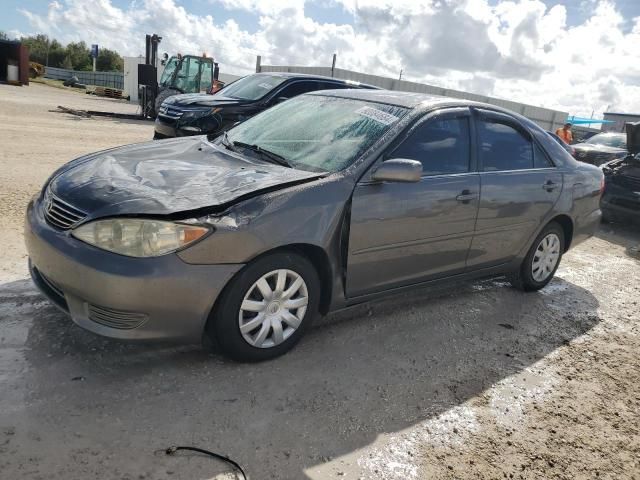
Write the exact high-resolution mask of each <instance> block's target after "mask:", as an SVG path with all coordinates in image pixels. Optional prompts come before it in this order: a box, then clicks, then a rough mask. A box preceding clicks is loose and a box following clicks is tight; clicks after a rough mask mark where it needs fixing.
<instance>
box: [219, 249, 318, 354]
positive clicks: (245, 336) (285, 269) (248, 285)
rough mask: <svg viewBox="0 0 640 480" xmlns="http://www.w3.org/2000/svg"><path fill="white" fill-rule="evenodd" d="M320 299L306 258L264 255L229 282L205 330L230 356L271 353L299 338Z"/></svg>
mask: <svg viewBox="0 0 640 480" xmlns="http://www.w3.org/2000/svg"><path fill="white" fill-rule="evenodd" d="M319 299H320V280H319V278H318V274H317V272H316V270H315V268H314V267H313V265H312V264H311V262H310V261H309V260H307V259H306V258H305V257H303V256H301V255H298V254H295V253H288V252H279V253H275V254H272V255H268V256H266V257H262V258H260V259H258V260H256V261H254V262H252V263H250V264H249V265H247V266H246V267H245V268H244V269H243V270H242V271H241V272H240V273H238V274H237V275H236V276H235V277H234V278H233V279H232V280H231V281H230V282H229V284H228V285H227V287H226V288H225V291H224V292H223V294H222V296H221V298H220V300H219V302H218V305H217V307H216V309H215V311H214V312H213V315H212V317H211V318H210V319H209V322H208V324H207V334H208V336H209V339H210V340H211V342H212V343H213V344H214V346H215V347H217V349H218V350H220V351H221V352H222V353H223V354H225V355H226V356H228V357H230V358H232V359H234V360H238V361H247V362H255V361H261V360H267V359H270V358H274V357H277V356H279V355H282V354H283V353H285V352H287V351H288V350H290V349H291V348H293V346H294V345H295V344H296V343H297V342H298V340H300V338H301V337H302V335H303V334H304V332H305V331H306V330H307V328H309V325H310V324H311V322H312V321H313V318H314V316H315V315H316V314H317V312H318V304H319Z"/></svg>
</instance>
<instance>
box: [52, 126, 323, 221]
mask: <svg viewBox="0 0 640 480" xmlns="http://www.w3.org/2000/svg"><path fill="white" fill-rule="evenodd" d="M319 176H321V175H320V174H318V173H316V172H307V171H304V170H296V169H292V168H286V167H283V166H280V165H274V164H270V163H265V162H262V161H259V160H257V159H253V158H249V157H244V156H241V155H239V154H236V153H232V152H229V151H227V150H226V149H224V148H223V147H218V146H216V145H213V144H211V143H209V142H208V141H207V140H206V138H205V137H187V138H179V139H173V140H163V141H155V142H149V143H142V144H137V145H129V146H125V147H121V148H117V149H113V150H108V151H105V152H102V153H100V154H97V155H92V156H89V157H86V158H81V159H78V160H76V161H73V162H70V163H69V164H67V165H66V166H65V167H63V168H62V169H61V170H60V171H58V172H57V173H56V174H55V175H54V177H53V178H52V180H51V182H50V183H49V189H50V191H51V192H52V193H53V194H54V195H56V196H57V197H59V198H60V199H61V200H63V201H65V202H67V203H69V204H71V205H73V206H74V207H75V208H78V209H80V210H83V211H85V212H87V213H88V218H99V217H105V216H112V215H145V214H147V215H169V214H173V213H178V212H183V211H188V210H197V209H203V208H207V207H214V208H215V207H220V206H224V205H226V204H230V203H232V202H234V201H236V200H238V199H240V198H242V197H245V196H248V195H253V194H256V193H259V192H260V191H262V190H267V189H268V190H271V189H273V188H280V187H284V186H287V185H292V184H296V183H300V182H304V181H309V180H311V179H314V178H318V177H319Z"/></svg>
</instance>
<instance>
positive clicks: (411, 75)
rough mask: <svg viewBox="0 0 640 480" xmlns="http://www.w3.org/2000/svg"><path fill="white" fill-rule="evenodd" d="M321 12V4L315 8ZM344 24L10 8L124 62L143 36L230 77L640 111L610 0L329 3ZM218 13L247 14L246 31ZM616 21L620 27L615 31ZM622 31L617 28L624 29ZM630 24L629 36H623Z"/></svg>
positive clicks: (578, 109)
mask: <svg viewBox="0 0 640 480" xmlns="http://www.w3.org/2000/svg"><path fill="white" fill-rule="evenodd" d="M323 1H325V2H326V0H323ZM332 1H333V6H334V7H336V6H342V7H343V8H344V9H345V10H346V11H347V12H348V13H349V14H351V16H352V18H353V22H351V23H350V24H335V23H320V22H318V21H316V20H314V19H313V18H310V17H309V16H308V14H306V13H305V3H304V0H294V1H287V2H282V1H278V0H261V1H260V0H209V2H210V5H211V8H210V10H211V14H210V15H204V16H202V15H196V14H193V13H191V12H189V11H188V10H187V9H186V8H185V7H184V6H182V4H181V3H177V0H135V1H132V3H131V4H130V5H129V6H128V7H126V8H118V7H115V6H114V5H113V4H112V3H111V1H110V0H95V1H93V2H86V1H85V0H65V1H64V2H63V3H62V2H58V1H53V2H52V3H50V5H49V9H48V12H47V14H46V15H37V14H35V13H33V12H31V11H29V10H25V9H23V10H21V11H22V13H23V14H24V15H25V16H26V17H27V18H28V20H29V22H30V24H31V26H32V28H33V32H34V33H35V32H42V33H47V34H49V35H51V36H54V37H56V38H58V39H60V40H62V41H65V42H67V41H77V40H84V41H86V42H87V43H99V44H101V45H103V46H105V47H108V48H114V49H117V50H119V51H120V52H121V53H123V54H125V55H138V54H140V53H142V52H143V51H144V34H145V33H158V34H159V35H161V36H162V37H163V41H162V44H161V51H165V50H166V51H167V52H170V53H172V52H176V51H180V52H183V53H185V52H190V53H196V52H202V51H205V52H207V53H209V54H212V55H214V56H215V57H216V58H217V59H218V60H219V61H220V62H221V66H222V68H223V69H224V70H226V71H227V72H229V73H248V72H250V71H251V70H252V69H253V66H254V65H255V56H256V55H261V56H262V61H263V63H266V64H290V65H292V64H298V65H329V64H330V62H331V56H332V54H333V53H334V52H337V53H338V66H339V67H342V68H348V69H353V70H359V71H365V72H368V73H375V74H379V75H387V76H392V77H396V76H397V75H398V73H399V71H400V69H403V70H404V74H403V78H406V79H409V80H413V81H421V82H425V83H431V84H435V85H440V86H445V87H450V88H458V89H463V90H465V89H466V90H470V91H473V92H476V93H481V94H488V95H493V96H497V97H501V98H508V99H512V100H516V101H521V102H525V103H531V104H534V105H542V106H546V107H550V108H558V109H562V110H565V111H568V112H570V113H571V114H575V115H590V114H591V111H592V110H595V111H596V113H599V112H602V111H603V110H605V109H606V108H607V106H610V107H611V108H612V109H616V110H622V111H640V49H638V45H640V7H639V9H638V15H639V16H638V17H636V18H634V19H628V18H627V19H625V18H622V16H621V14H620V13H619V11H618V10H617V9H616V7H615V3H614V0H588V1H587V2H586V4H587V5H588V8H585V9H584V10H583V14H584V13H585V12H586V13H588V16H585V18H586V20H585V21H584V22H583V23H582V24H579V25H574V26H568V25H567V9H566V8H565V7H564V6H563V5H562V4H561V3H562V0H558V5H555V6H552V7H551V8H548V7H547V6H546V5H545V4H544V3H543V2H542V1H541V0H512V1H507V0H499V1H497V2H495V1H492V2H491V3H489V1H488V0H424V1H415V0H393V1H392V0H332ZM222 8H227V9H230V11H231V12H233V11H234V10H243V11H247V12H253V13H255V14H256V16H257V18H258V28H257V30H256V31H248V30H246V29H243V28H242V27H241V26H240V25H238V23H237V22H235V21H233V20H228V21H222V20H221V19H220V18H219V17H218V15H217V12H219V11H220V9H222ZM625 22H626V23H625ZM625 25H626V26H625ZM629 25H630V26H631V28H629Z"/></svg>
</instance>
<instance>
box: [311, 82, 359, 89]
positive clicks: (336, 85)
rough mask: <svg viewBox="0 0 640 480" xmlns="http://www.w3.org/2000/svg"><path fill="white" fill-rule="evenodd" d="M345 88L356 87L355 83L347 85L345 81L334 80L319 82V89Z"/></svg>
mask: <svg viewBox="0 0 640 480" xmlns="http://www.w3.org/2000/svg"><path fill="white" fill-rule="evenodd" d="M343 88H354V87H353V85H347V84H345V83H333V82H318V90H335V89H338V90H340V89H343Z"/></svg>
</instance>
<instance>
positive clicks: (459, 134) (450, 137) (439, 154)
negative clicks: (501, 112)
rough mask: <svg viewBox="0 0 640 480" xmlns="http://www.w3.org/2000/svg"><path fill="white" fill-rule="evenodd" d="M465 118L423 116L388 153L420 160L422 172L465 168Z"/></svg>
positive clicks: (466, 146) (461, 170)
mask: <svg viewBox="0 0 640 480" xmlns="http://www.w3.org/2000/svg"><path fill="white" fill-rule="evenodd" d="M469 150H470V148H469V118H468V117H458V118H454V117H450V118H435V119H432V120H427V121H426V122H424V123H422V124H420V125H418V126H417V127H416V128H415V129H414V130H413V132H411V134H410V135H409V137H408V138H407V139H406V140H404V141H403V142H402V143H401V144H400V145H399V146H398V147H397V148H396V149H395V150H394V151H393V153H392V154H391V158H407V159H410V160H418V161H419V162H421V163H422V172H423V176H425V175H446V174H453V173H466V172H468V171H469V159H470V155H469Z"/></svg>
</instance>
